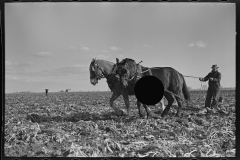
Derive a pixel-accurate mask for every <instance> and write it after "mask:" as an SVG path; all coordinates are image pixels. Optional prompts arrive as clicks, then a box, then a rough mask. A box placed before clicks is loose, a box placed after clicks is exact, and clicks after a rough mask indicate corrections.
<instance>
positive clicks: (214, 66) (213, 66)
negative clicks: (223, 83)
mask: <svg viewBox="0 0 240 160" xmlns="http://www.w3.org/2000/svg"><path fill="white" fill-rule="evenodd" d="M211 68H219V67H218V66H217V65H216V64H214V65H212V67H211Z"/></svg>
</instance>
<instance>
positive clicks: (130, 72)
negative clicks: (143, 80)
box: [116, 58, 190, 117]
mask: <svg viewBox="0 0 240 160" xmlns="http://www.w3.org/2000/svg"><path fill="white" fill-rule="evenodd" d="M116 61H117V68H118V69H117V71H116V72H117V74H118V75H119V76H120V83H121V85H122V86H123V87H124V88H129V87H130V88H132V87H133V86H134V85H135V84H136V82H137V80H138V79H139V78H138V77H144V76H147V75H152V76H155V77H157V78H159V79H160V80H161V82H162V83H163V86H164V89H165V92H164V97H165V98H166V99H167V100H168V105H167V106H166V108H165V109H164V111H163V112H162V114H161V116H162V117H164V116H165V115H166V114H167V113H168V111H169V109H170V107H171V106H172V104H173V102H174V97H175V99H176V100H177V103H178V110H177V113H176V116H180V109H181V108H182V102H181V99H180V98H178V97H176V96H174V95H172V94H171V93H169V92H166V90H168V91H171V92H173V93H175V94H176V95H178V96H180V97H181V95H182V94H183V95H184V98H185V99H186V100H187V101H189V100H190V94H189V91H188V89H187V85H186V82H185V79H184V77H183V75H182V74H180V73H179V72H178V71H176V70H175V69H173V68H171V67H153V68H151V69H150V68H147V67H144V66H141V65H139V64H136V62H135V61H134V60H132V59H129V58H126V59H123V60H122V61H121V62H119V60H118V59H116ZM126 97H127V96H126ZM125 101H127V100H125Z"/></svg>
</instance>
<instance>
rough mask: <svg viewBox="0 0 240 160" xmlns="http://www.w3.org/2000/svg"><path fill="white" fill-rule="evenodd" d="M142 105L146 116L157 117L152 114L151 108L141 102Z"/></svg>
mask: <svg viewBox="0 0 240 160" xmlns="http://www.w3.org/2000/svg"><path fill="white" fill-rule="evenodd" d="M143 107H144V108H145V110H146V112H147V118H150V117H152V118H158V117H157V115H154V114H153V113H152V112H151V110H150V109H149V108H148V106H147V105H145V104H143Z"/></svg>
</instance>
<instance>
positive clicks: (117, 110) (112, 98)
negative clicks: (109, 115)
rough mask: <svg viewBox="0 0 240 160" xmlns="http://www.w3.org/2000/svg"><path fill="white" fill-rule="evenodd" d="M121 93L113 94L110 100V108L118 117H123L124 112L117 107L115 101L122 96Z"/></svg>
mask: <svg viewBox="0 0 240 160" xmlns="http://www.w3.org/2000/svg"><path fill="white" fill-rule="evenodd" d="M120 95H121V94H120V93H116V92H113V94H112V97H111V98H110V106H111V107H112V109H113V110H114V111H115V112H116V113H117V114H118V115H121V116H122V115H123V111H122V110H119V109H117V108H116V107H115V104H114V101H115V100H116V99H117V98H118V97H119V96H120Z"/></svg>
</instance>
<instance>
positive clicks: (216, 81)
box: [199, 65, 221, 110]
mask: <svg viewBox="0 0 240 160" xmlns="http://www.w3.org/2000/svg"><path fill="white" fill-rule="evenodd" d="M218 68H219V67H218V66H217V65H212V72H210V73H208V75H207V76H206V77H204V78H199V80H200V81H202V82H206V81H207V80H209V81H208V90H207V97H206V100H205V107H206V109H207V110H208V109H209V107H211V108H212V107H213V106H216V105H217V103H218V97H219V94H220V80H221V73H220V72H218ZM212 98H213V102H212V104H211V105H210V103H211V99H212Z"/></svg>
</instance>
